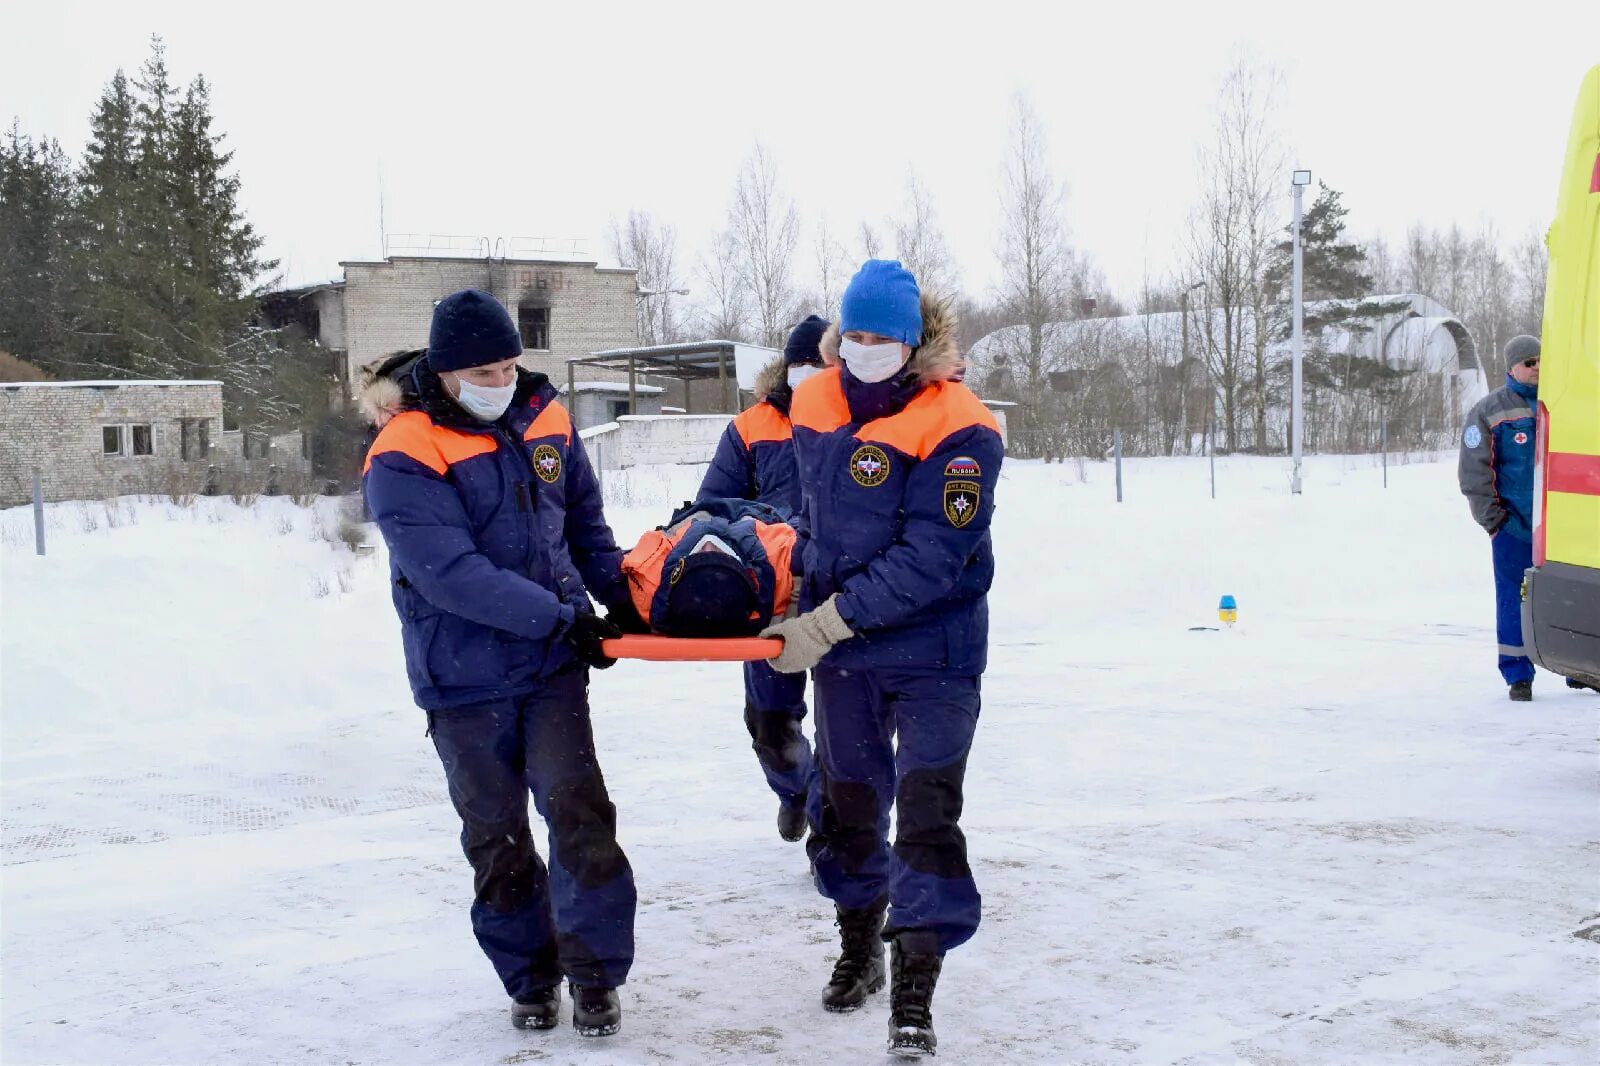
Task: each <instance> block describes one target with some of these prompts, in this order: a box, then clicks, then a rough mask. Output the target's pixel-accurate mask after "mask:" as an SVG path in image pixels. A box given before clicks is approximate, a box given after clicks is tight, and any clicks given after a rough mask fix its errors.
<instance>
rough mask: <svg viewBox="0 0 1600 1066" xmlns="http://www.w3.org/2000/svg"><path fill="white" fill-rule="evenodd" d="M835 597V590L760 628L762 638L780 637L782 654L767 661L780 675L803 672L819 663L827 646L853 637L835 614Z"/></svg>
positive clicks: (837, 613) (837, 597)
mask: <svg viewBox="0 0 1600 1066" xmlns="http://www.w3.org/2000/svg"><path fill="white" fill-rule="evenodd" d="M838 599H839V594H838V593H837V592H836V593H834V594H833V595H832V596H829V597H828V599H827V601H826V602H824V603H822V604H819V605H818V606H816V607H813V608H812V609H811V610H809V611H807V612H806V613H805V614H803V615H800V616H799V617H797V618H785V619H784V620H783V621H781V622H774V623H773V624H772V625H770V626H768V627H767V628H765V629H763V630H762V631H761V635H762V636H763V637H781V638H782V639H783V653H782V654H781V655H779V656H778V657H777V658H776V659H773V660H771V662H772V668H773V669H774V670H776V671H778V672H779V673H780V674H803V673H805V672H806V671H807V670H809V669H811V668H812V667H813V666H815V665H817V664H818V663H820V662H821V661H822V657H823V656H824V655H826V654H828V649H829V648H832V647H833V646H834V645H835V644H837V643H839V642H840V641H841V640H849V639H850V638H851V637H853V636H855V633H854V631H852V630H851V628H850V626H849V625H848V624H847V623H846V622H845V620H844V619H843V618H841V617H839V607H838V602H837V601H838Z"/></svg>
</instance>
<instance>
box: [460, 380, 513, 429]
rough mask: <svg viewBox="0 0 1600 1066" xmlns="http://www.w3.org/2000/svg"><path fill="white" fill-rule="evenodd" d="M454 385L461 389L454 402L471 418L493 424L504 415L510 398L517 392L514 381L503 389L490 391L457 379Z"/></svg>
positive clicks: (509, 404)
mask: <svg viewBox="0 0 1600 1066" xmlns="http://www.w3.org/2000/svg"><path fill="white" fill-rule="evenodd" d="M456 385H457V386H458V387H459V388H460V389H461V392H460V393H459V394H458V395H457V396H456V402H457V403H459V404H460V405H461V406H462V407H463V408H465V409H466V412H467V413H468V414H469V415H471V416H472V417H473V418H476V419H479V420H481V421H484V422H493V421H495V420H496V419H498V418H499V417H500V416H501V415H503V414H505V413H506V408H507V407H510V406H511V397H512V396H514V395H515V394H516V391H517V383H516V382H515V381H513V382H512V383H511V384H509V385H507V386H506V387H505V388H503V389H490V388H485V387H484V386H482V385H474V384H473V383H472V382H470V381H468V380H467V379H466V378H461V377H458V378H456Z"/></svg>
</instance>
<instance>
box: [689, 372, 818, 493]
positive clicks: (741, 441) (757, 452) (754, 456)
mask: <svg viewBox="0 0 1600 1066" xmlns="http://www.w3.org/2000/svg"><path fill="white" fill-rule="evenodd" d="M788 371H789V368H788V367H787V366H786V365H785V364H784V361H783V358H782V357H781V356H780V357H779V358H777V359H775V360H773V362H772V363H771V364H770V365H769V366H768V367H767V368H766V369H764V370H763V371H762V372H761V376H760V378H759V379H757V381H756V394H757V395H758V396H760V397H761V399H760V401H759V402H758V403H756V405H755V406H754V407H751V408H750V409H749V410H747V411H741V412H740V413H739V414H738V415H737V416H735V417H734V419H733V421H732V422H729V423H728V428H727V429H726V430H724V431H723V434H722V439H721V440H720V441H718V442H717V451H716V454H715V455H713V456H712V457H711V465H710V466H709V467H707V468H706V476H705V478H704V480H702V481H701V483H700V491H699V493H698V494H696V496H695V500H696V502H701V501H706V500H724V499H735V500H756V501H758V502H760V503H764V504H766V505H768V506H769V507H775V508H777V509H778V511H779V512H781V513H782V514H783V515H784V516H785V517H788V516H790V515H795V514H798V513H799V512H800V479H799V477H798V475H797V473H796V470H795V459H794V444H793V431H792V429H791V427H790V424H789V402H790V392H789V386H788V384H787V382H786V377H787V375H788Z"/></svg>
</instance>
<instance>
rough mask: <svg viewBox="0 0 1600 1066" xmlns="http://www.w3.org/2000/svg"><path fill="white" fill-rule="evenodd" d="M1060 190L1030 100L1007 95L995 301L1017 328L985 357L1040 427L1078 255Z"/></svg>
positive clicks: (1029, 422) (1030, 424)
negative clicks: (1055, 331)
mask: <svg viewBox="0 0 1600 1066" xmlns="http://www.w3.org/2000/svg"><path fill="white" fill-rule="evenodd" d="M1064 199H1065V193H1064V191H1063V189H1062V186H1061V183H1060V182H1059V181H1058V180H1057V179H1056V177H1055V175H1054V174H1052V173H1051V172H1050V167H1049V164H1048V162H1047V159H1046V153H1045V134H1044V128H1043V127H1042V126H1041V125H1040V122H1039V117H1038V115H1037V114H1036V113H1035V111H1034V109H1033V105H1032V103H1031V102H1030V101H1029V100H1028V98H1027V97H1026V96H1024V95H1022V94H1020V93H1019V94H1018V95H1017V96H1015V97H1014V98H1013V99H1012V115H1011V139H1010V144H1009V145H1008V147H1007V149H1006V155H1005V158H1004V162H1003V164H1002V168H1001V188H1000V211H1001V227H1002V228H1001V233H1000V247H999V249H998V255H999V258H1000V270H1001V277H1000V282H999V285H998V290H997V292H996V305H997V308H998V310H999V312H1000V314H1001V316H1002V317H1003V318H1005V319H1006V320H1008V321H1011V322H1015V323H1017V324H1018V328H1017V329H1014V330H1008V331H1007V332H1006V333H1004V334H1002V335H1001V336H1002V338H1003V339H1002V340H1001V341H1000V342H999V344H998V345H997V350H995V351H994V352H992V353H991V361H992V363H993V364H994V365H995V367H996V368H997V369H1000V370H1001V371H1002V372H1003V373H1004V374H1005V375H1006V376H1007V377H1009V379H1010V381H1011V384H1012V387H1013V389H1014V390H1015V393H1016V395H1017V396H1018V397H1019V398H1021V399H1022V401H1023V404H1024V406H1023V407H1022V412H1023V423H1024V425H1023V428H1024V430H1032V431H1035V432H1036V433H1037V432H1038V431H1039V429H1040V426H1041V421H1040V420H1041V417H1042V416H1043V412H1044V407H1043V404H1042V401H1043V400H1044V399H1045V398H1046V392H1047V390H1048V388H1049V384H1050V382H1049V375H1050V373H1051V372H1052V371H1053V370H1056V369H1058V368H1059V367H1058V364H1059V363H1060V361H1061V358H1062V353H1061V352H1060V351H1059V350H1058V348H1057V346H1056V345H1054V344H1052V338H1051V332H1052V327H1053V326H1054V325H1055V324H1056V323H1058V322H1060V321H1062V320H1063V319H1065V318H1067V317H1068V316H1069V314H1070V308H1071V294H1072V289H1073V282H1074V276H1075V274H1076V273H1077V272H1078V269H1079V264H1078V258H1077V256H1076V255H1074V253H1073V251H1072V248H1071V246H1070V245H1069V244H1068V243H1067V233H1066V225H1065V223H1064V221H1063V219H1062V214H1063V204H1064Z"/></svg>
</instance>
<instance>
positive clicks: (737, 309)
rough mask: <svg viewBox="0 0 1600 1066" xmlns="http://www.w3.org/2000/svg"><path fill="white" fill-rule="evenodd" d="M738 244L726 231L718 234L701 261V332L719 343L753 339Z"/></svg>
mask: <svg viewBox="0 0 1600 1066" xmlns="http://www.w3.org/2000/svg"><path fill="white" fill-rule="evenodd" d="M739 260H740V250H739V245H738V241H737V240H735V238H734V236H733V234H731V233H729V232H728V231H727V230H723V231H722V232H720V233H718V234H717V235H716V237H715V238H713V240H712V242H711V248H710V250H709V251H707V252H706V253H705V255H703V256H701V258H700V280H702V281H703V282H705V292H706V297H707V298H706V300H705V301H703V302H702V303H701V306H700V331H701V332H702V333H704V334H705V335H706V336H707V337H709V338H712V339H716V340H727V341H747V340H749V339H750V294H749V292H748V291H747V289H746V288H745V282H744V275H743V273H742V271H741V269H740V262H739Z"/></svg>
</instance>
